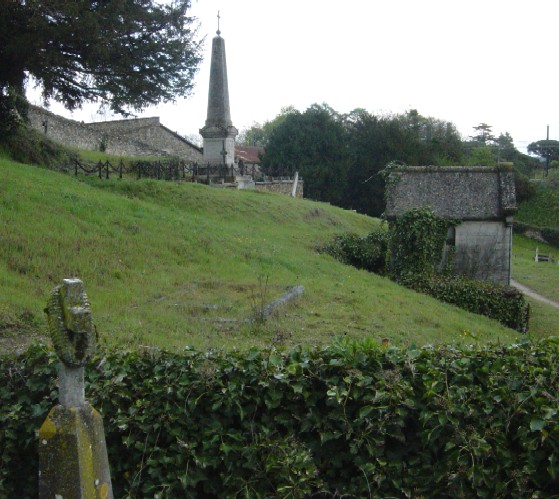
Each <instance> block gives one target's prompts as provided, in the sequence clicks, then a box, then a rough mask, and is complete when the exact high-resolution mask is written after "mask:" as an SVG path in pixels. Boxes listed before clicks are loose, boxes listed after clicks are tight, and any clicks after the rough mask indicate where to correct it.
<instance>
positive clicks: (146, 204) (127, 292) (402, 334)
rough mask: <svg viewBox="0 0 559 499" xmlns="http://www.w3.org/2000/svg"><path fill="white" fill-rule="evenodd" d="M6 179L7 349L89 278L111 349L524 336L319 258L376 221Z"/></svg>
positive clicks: (168, 191) (164, 186)
mask: <svg viewBox="0 0 559 499" xmlns="http://www.w3.org/2000/svg"><path fill="white" fill-rule="evenodd" d="M0 175H1V178H2V182H1V183H0V339H2V338H4V339H6V338H8V339H10V338H11V339H14V341H16V340H18V338H17V335H19V334H25V335H28V334H32V333H34V332H35V331H37V330H39V331H43V332H44V330H45V320H44V317H43V313H42V310H43V308H44V307H45V305H46V301H47V296H48V294H49V292H50V290H51V289H52V287H53V286H54V285H56V284H58V283H60V281H61V279H62V278H64V277H80V278H81V279H82V280H83V281H84V283H85V286H86V290H87V292H88V295H89V298H90V301H91V304H92V309H93V314H94V321H95V322H96V324H97V327H98V330H99V331H100V335H101V336H102V338H103V339H104V340H106V341H108V342H116V343H128V344H131V345H157V346H162V347H167V348H181V347H183V346H185V345H194V346H196V347H197V348H208V347H227V348H230V347H233V346H237V347H244V346H248V345H269V344H277V345H280V346H281V345H288V344H294V343H325V342H329V341H331V339H332V338H333V337H335V336H341V335H349V336H353V337H359V336H371V337H373V338H376V339H378V340H379V341H380V340H383V339H388V340H389V341H391V342H392V343H395V344H406V343H408V342H413V343H417V344H425V343H434V342H445V343H461V342H467V343H471V342H473V341H477V340H478V339H479V340H480V341H487V340H491V341H501V342H505V343H506V342H513V341H517V340H518V338H519V335H518V334H517V333H515V332H514V331H511V330H508V329H506V328H503V327H501V326H500V325H499V324H497V323H496V322H494V321H490V320H488V319H485V318H483V317H480V316H476V315H473V314H469V313H466V312H463V311H460V310H458V309H456V308H454V307H452V306H449V305H446V304H441V303H439V302H437V301H435V300H433V299H431V298H428V297H426V296H422V295H418V294H416V293H414V292H412V291H409V290H407V289H404V288H401V287H399V286H397V285H396V284H394V283H393V282H391V281H389V280H388V279H385V278H382V277H379V276H376V275H373V274H369V273H366V272H364V271H358V270H355V269H353V268H350V267H347V266H344V265H342V264H340V263H338V262H336V261H334V260H333V259H332V258H331V257H329V256H326V255H320V254H318V253H317V252H316V247H317V246H318V245H319V244H321V243H323V242H325V241H327V240H328V239H329V238H330V237H331V236H332V235H333V234H335V233H340V232H344V231H356V232H359V233H362V234H364V233H366V232H368V231H370V230H371V229H372V228H374V227H375V226H377V225H378V224H379V223H380V222H379V221H378V220H375V219H371V218H368V217H365V216H362V215H358V214H355V213H352V212H348V211H343V210H341V209H338V208H334V207H331V206H328V205H324V204H319V203H314V202H310V201H304V200H296V199H291V198H288V197H285V196H279V195H273V194H263V193H258V192H250V191H231V190H224V189H217V188H208V187H206V186H202V185H194V184H188V183H182V184H178V183H168V182H158V181H150V180H142V181H133V180H131V181H127V180H122V181H119V180H112V179H111V180H110V181H99V180H98V179H95V178H88V179H87V180H86V179H84V178H83V177H81V178H79V179H76V178H74V177H72V176H69V175H64V174H61V173H56V172H52V171H48V170H44V169H40V168H36V167H32V166H26V165H22V164H18V163H14V162H11V161H9V160H7V159H5V158H4V159H2V158H0ZM294 285H303V286H304V287H305V294H304V296H303V298H302V299H300V300H299V301H297V302H296V303H294V304H293V305H290V306H288V307H286V308H284V309H282V310H281V311H280V312H279V313H278V314H277V315H276V316H275V317H273V318H272V319H271V320H269V321H267V322H266V323H264V324H255V323H251V322H248V321H247V319H249V318H250V317H251V316H253V315H254V314H255V313H257V312H258V311H259V310H261V308H262V306H263V304H266V303H268V302H269V301H271V300H273V299H275V298H277V297H279V296H280V295H282V294H283V293H284V292H285V291H286V290H287V289H288V288H289V287H290V286H294ZM553 321H554V323H555V324H559V314H558V315H557V316H556V317H555V318H554V319H553ZM549 332H550V331H549V329H547V328H546V329H543V330H542V334H543V333H545V334H548V333H549ZM556 332H557V331H556ZM534 334H535V335H538V334H540V331H538V330H537V329H536V330H535V331H534ZM14 337H15V338H14Z"/></svg>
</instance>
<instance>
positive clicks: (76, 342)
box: [39, 279, 113, 499]
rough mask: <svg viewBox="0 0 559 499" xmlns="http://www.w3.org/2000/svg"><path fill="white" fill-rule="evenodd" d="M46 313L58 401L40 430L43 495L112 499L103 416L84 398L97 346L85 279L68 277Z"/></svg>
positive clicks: (51, 298) (40, 474)
mask: <svg viewBox="0 0 559 499" xmlns="http://www.w3.org/2000/svg"><path fill="white" fill-rule="evenodd" d="M46 312H47V315H48V323H49V330H50V333H51V338H52V343H53V345H54V349H55V352H56V354H57V355H58V358H59V360H60V366H59V402H60V403H59V405H57V406H55V407H53V408H52V409H51V411H50V412H49V414H48V416H47V418H46V419H45V421H44V422H43V424H42V426H41V428H40V429H39V498H40V499H47V498H49V499H52V498H55V497H61V498H63V497H64V498H65V497H76V498H86V497H87V498H95V499H112V498H113V490H112V484H111V474H110V470H109V459H108V456H107V446H106V443H105V431H104V429H103V420H102V418H101V415H100V414H99V413H98V412H97V411H96V410H95V409H94V408H93V407H92V406H91V405H90V404H89V403H88V402H87V401H86V400H85V388H84V366H85V365H86V363H87V362H88V361H89V359H90V358H91V356H92V355H93V354H94V353H95V349H96V346H97V345H96V331H95V326H94V325H93V323H92V320H91V310H90V308H89V302H88V300H87V296H86V294H85V291H84V288H83V283H82V281H80V280H79V279H64V280H63V281H62V285H61V286H57V287H55V288H54V289H53V291H52V294H51V296H50V299H49V301H48V305H47V308H46Z"/></svg>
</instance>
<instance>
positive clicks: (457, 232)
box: [385, 166, 516, 285]
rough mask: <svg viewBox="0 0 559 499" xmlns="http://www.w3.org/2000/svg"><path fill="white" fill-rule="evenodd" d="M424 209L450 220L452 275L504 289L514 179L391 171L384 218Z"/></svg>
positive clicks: (475, 172) (488, 172)
mask: <svg viewBox="0 0 559 499" xmlns="http://www.w3.org/2000/svg"><path fill="white" fill-rule="evenodd" d="M423 207H430V208H431V209H432V210H433V211H434V212H435V213H436V214H437V215H438V216H440V217H442V218H445V219H448V220H455V221H457V222H458V225H457V226H456V227H455V229H454V230H449V237H448V238H447V248H446V249H447V250H448V249H449V247H452V246H454V250H455V251H454V253H455V256H454V271H455V272H456V273H458V274H463V275H466V276H468V277H471V278H475V279H479V280H485V281H492V282H497V283H500V284H507V285H508V284H510V271H511V252H512V215H513V213H514V212H515V211H516V196H515V188H514V174H513V173H512V172H511V171H508V170H505V169H502V168H496V167H486V166H474V167H466V166H453V167H435V166H407V167H400V168H398V169H396V170H394V171H393V172H391V174H390V176H389V178H388V181H387V189H386V212H385V216H386V218H387V219H388V220H389V221H390V220H394V219H395V218H397V217H399V216H401V215H403V214H404V213H405V212H407V211H409V210H411V209H412V208H423Z"/></svg>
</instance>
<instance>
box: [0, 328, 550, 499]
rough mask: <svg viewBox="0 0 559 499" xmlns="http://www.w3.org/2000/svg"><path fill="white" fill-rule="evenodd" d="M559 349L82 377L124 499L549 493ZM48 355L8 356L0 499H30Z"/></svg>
mask: <svg viewBox="0 0 559 499" xmlns="http://www.w3.org/2000/svg"><path fill="white" fill-rule="evenodd" d="M558 363H559V340H557V339H549V340H545V341H538V342H533V343H530V342H526V343H523V344H521V345H514V346H510V347H503V346H501V347H491V348H486V349H469V350H465V351H459V350H456V349H453V348H449V347H447V348H437V349H429V348H425V349H421V350H417V349H410V350H406V351H404V350H398V349H394V348H384V349H383V348H379V347H377V346H375V344H373V343H367V342H362V343H360V344H356V343H354V342H350V341H347V342H345V343H344V342H339V343H338V344H337V345H335V346H332V347H329V348H327V349H314V350H303V349H297V350H293V351H291V352H289V353H281V352H278V351H275V350H264V351H257V350H250V351H248V352H243V353H241V352H229V353H219V352H214V353H200V352H195V351H191V350H186V351H184V352H183V353H181V354H173V353H164V352H159V351H154V352H146V353H138V352H120V353H110V354H107V355H106V356H105V357H103V358H102V359H101V358H97V359H96V364H95V366H94V367H92V368H90V369H89V370H88V371H87V372H86V379H87V380H88V384H87V386H86V394H87V397H88V399H89V400H90V401H91V403H92V405H93V406H94V407H96V408H97V409H98V410H100V412H101V413H102V414H103V417H104V422H105V431H106V436H107V445H108V452H109V460H110V463H111V468H112V470H111V472H112V477H113V487H114V491H115V497H142V498H143V497H154V496H155V495H157V497H160V498H161V497H220V498H222V497H240V496H241V497H308V496H311V495H314V496H316V497H342V496H343V497H422V496H423V497H475V496H479V497H519V498H520V497H521V498H524V497H526V498H528V497H549V496H551V495H553V494H555V493H557V491H558V490H559V465H558V460H559V422H558V421H559V418H558V417H557V411H558V402H559V375H558V371H557V368H556V366H557V365H558ZM55 375H56V361H55V358H54V356H53V355H52V354H50V353H48V352H47V351H46V350H45V348H43V347H33V348H32V349H31V350H29V351H28V352H27V353H26V354H25V355H22V356H20V357H17V358H3V359H0V401H1V404H2V405H1V406H2V411H1V412H0V425H1V429H2V430H1V433H0V435H1V438H0V496H2V497H36V495H37V484H36V481H35V480H30V479H29V477H36V476H37V472H38V470H37V438H36V435H35V431H36V429H37V428H39V426H40V424H41V422H42V421H43V420H44V418H45V416H46V415H47V412H48V410H49V408H50V407H51V406H52V405H53V404H54V403H55V395H56V391H55V380H54V379H55Z"/></svg>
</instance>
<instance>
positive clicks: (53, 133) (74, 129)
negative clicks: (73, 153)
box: [28, 106, 101, 150]
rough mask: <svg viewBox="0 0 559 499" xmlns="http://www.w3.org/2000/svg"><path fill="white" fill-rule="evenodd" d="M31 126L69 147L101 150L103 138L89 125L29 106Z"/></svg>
mask: <svg viewBox="0 0 559 499" xmlns="http://www.w3.org/2000/svg"><path fill="white" fill-rule="evenodd" d="M28 118H29V124H30V125H31V127H32V128H34V129H35V130H37V131H39V132H42V133H46V135H47V136H48V137H50V138H51V139H52V140H54V141H56V142H59V143H60V144H62V145H65V146H67V147H76V148H78V149H90V150H99V147H100V146H101V137H100V136H99V134H98V132H96V131H95V130H92V129H91V128H90V127H88V125H87V124H85V123H82V122H79V121H74V120H69V119H66V118H63V117H62V116H58V115H56V114H54V113H51V112H50V111H47V110H46V109H43V108H42V107H37V106H29V113H28Z"/></svg>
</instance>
